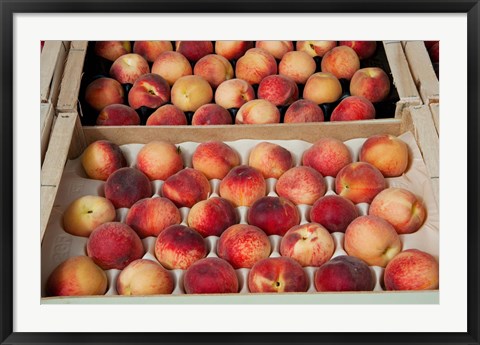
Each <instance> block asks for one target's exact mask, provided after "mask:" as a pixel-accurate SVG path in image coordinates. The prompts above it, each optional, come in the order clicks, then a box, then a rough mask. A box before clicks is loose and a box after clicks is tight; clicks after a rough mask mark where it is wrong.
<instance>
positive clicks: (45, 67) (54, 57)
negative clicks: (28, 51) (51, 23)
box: [40, 41, 63, 102]
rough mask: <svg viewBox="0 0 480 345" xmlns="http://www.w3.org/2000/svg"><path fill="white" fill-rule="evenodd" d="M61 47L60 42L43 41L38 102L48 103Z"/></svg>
mask: <svg viewBox="0 0 480 345" xmlns="http://www.w3.org/2000/svg"><path fill="white" fill-rule="evenodd" d="M62 47H63V45H62V41H45V45H44V46H43V49H42V53H41V54H40V102H47V101H48V97H49V94H50V84H51V82H52V79H53V74H54V72H55V67H56V65H57V62H58V60H59V59H60V53H61V51H62Z"/></svg>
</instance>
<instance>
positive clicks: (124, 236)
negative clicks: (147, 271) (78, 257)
mask: <svg viewBox="0 0 480 345" xmlns="http://www.w3.org/2000/svg"><path fill="white" fill-rule="evenodd" d="M143 254H145V249H144V248H143V244H142V240H141V239H140V237H138V235H137V234H136V232H135V231H133V230H132V228H131V227H129V226H128V225H127V224H124V223H120V222H109V223H104V224H102V225H100V226H98V227H97V228H96V229H95V230H93V232H92V233H91V234H90V237H89V238H88V241H87V255H88V256H89V257H91V258H92V260H93V262H95V263H96V264H97V265H98V266H100V267H101V268H102V269H104V270H109V269H117V270H122V269H124V268H125V267H127V266H128V264H129V263H131V262H132V261H134V260H137V259H140V258H141V257H142V256H143Z"/></svg>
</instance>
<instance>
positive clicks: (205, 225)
mask: <svg viewBox="0 0 480 345" xmlns="http://www.w3.org/2000/svg"><path fill="white" fill-rule="evenodd" d="M238 222H239V217H238V215H237V213H236V211H235V208H234V207H233V205H232V204H231V203H230V201H228V200H227V199H224V198H218V197H213V198H208V199H207V200H202V201H199V202H197V203H196V204H195V205H193V207H192V208H191V209H190V211H189V212H188V216H187V223H188V226H190V227H191V228H192V229H194V230H196V231H197V232H198V233H200V235H202V236H203V237H208V236H220V235H221V234H222V233H223V232H224V231H225V229H227V228H228V227H230V226H232V225H234V224H237V223H238Z"/></svg>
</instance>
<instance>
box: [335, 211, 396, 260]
mask: <svg viewBox="0 0 480 345" xmlns="http://www.w3.org/2000/svg"><path fill="white" fill-rule="evenodd" d="M344 249H345V251H346V252H347V254H348V255H351V256H355V257H357V258H359V259H361V260H363V261H365V262H366V263H367V264H368V265H370V266H380V267H385V266H386V265H387V264H388V262H389V261H390V260H392V258H393V257H395V255H397V254H398V253H400V251H401V250H402V242H401V241H400V237H399V236H398V234H397V232H396V231H395V229H394V228H393V226H392V225H390V223H388V222H387V221H386V220H384V219H382V218H380V217H377V216H371V215H368V216H360V217H357V218H355V219H354V220H353V221H352V222H351V223H350V225H348V227H347V230H346V231H345V237H344Z"/></svg>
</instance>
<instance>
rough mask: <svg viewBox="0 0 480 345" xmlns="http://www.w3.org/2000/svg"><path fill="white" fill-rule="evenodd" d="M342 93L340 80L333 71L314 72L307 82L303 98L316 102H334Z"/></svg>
mask: <svg viewBox="0 0 480 345" xmlns="http://www.w3.org/2000/svg"><path fill="white" fill-rule="evenodd" d="M341 95H342V85H341V84H340V81H339V80H338V79H337V78H336V77H335V76H334V75H333V74H331V73H324V72H318V73H314V74H312V75H311V76H310V77H309V78H308V79H307V82H306V83H305V88H304V89H303V98H305V99H308V100H310V101H312V102H315V103H316V104H323V103H332V102H335V101H337V100H338V99H339V98H340V96H341Z"/></svg>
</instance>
